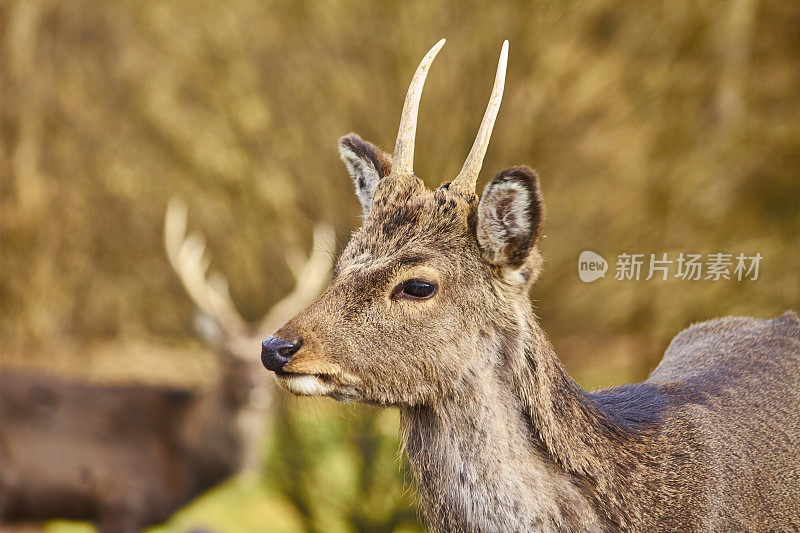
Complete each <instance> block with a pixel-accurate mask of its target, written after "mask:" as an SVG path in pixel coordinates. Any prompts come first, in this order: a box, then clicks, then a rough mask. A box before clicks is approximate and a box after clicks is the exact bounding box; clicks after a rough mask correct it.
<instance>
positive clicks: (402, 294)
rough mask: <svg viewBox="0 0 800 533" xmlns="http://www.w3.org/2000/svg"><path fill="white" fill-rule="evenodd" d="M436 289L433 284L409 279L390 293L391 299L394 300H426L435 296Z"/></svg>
mask: <svg viewBox="0 0 800 533" xmlns="http://www.w3.org/2000/svg"><path fill="white" fill-rule="evenodd" d="M436 289H437V286H436V284H435V283H430V282H427V281H422V280H421V279H410V280H407V281H404V282H403V283H401V284H400V285H398V286H397V287H396V288H395V289H394V291H392V298H394V299H396V300H397V299H406V300H427V299H428V298H430V297H431V296H433V295H434V294H436Z"/></svg>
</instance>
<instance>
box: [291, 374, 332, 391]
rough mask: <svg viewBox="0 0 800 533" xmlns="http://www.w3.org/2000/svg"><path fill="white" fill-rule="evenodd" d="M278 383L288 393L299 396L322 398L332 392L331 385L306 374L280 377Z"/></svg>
mask: <svg viewBox="0 0 800 533" xmlns="http://www.w3.org/2000/svg"><path fill="white" fill-rule="evenodd" d="M278 381H280V383H281V385H283V386H284V387H286V389H288V390H289V392H292V393H294V394H298V395H300V396H323V395H325V394H328V393H330V392H333V385H331V384H330V383H325V382H324V381H322V380H321V379H319V378H318V377H317V376H311V375H308V374H301V375H296V376H292V375H288V376H280V377H279V378H278Z"/></svg>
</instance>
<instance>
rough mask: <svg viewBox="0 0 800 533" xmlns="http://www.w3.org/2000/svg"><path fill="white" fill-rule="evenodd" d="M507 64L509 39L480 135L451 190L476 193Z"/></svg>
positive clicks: (498, 67) (505, 43)
mask: <svg viewBox="0 0 800 533" xmlns="http://www.w3.org/2000/svg"><path fill="white" fill-rule="evenodd" d="M507 64H508V41H505V42H504V43H503V48H502V49H501V51H500V62H499V63H498V65H497V74H496V75H495V78H494V87H492V96H491V97H490V98H489V104H488V105H487V106H486V113H484V115H483V120H482V121H481V127H480V129H478V135H477V136H476V137H475V142H474V143H473V145H472V149H471V150H470V151H469V155H468V156H467V160H466V161H464V166H463V167H461V172H459V173H458V176H456V179H454V180H453V182H452V183H451V184H450V190H451V191H454V192H457V193H459V194H462V195H464V196H472V195H473V194H475V185H476V184H477V182H478V174H480V171H481V166H482V165H483V158H484V157H485V156H486V150H487V149H488V148H489V139H490V138H491V136H492V129H493V128H494V121H495V119H496V118H497V112H498V111H499V110H500V102H501V101H502V100H503V89H504V87H505V83H506V65H507Z"/></svg>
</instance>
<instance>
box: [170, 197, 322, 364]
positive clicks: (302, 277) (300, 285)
mask: <svg viewBox="0 0 800 533" xmlns="http://www.w3.org/2000/svg"><path fill="white" fill-rule="evenodd" d="M187 214H188V210H187V207H186V204H185V203H184V202H183V201H181V200H179V199H177V198H172V199H171V200H170V202H169V204H168V206H167V211H166V214H165V217H164V247H165V249H166V251H167V257H168V258H169V262H170V264H171V265H172V268H173V270H175V273H176V274H178V278H180V280H181V283H182V284H183V287H184V288H185V289H186V292H187V293H188V294H189V297H191V299H192V301H194V303H195V304H196V305H197V307H198V308H200V309H201V310H202V311H203V312H204V313H206V314H207V315H209V316H210V317H212V318H213V319H215V320H216V321H217V322H218V323H219V324H220V326H221V327H222V329H223V330H224V332H225V334H226V336H227V337H228V341H229V342H230V343H232V344H239V343H240V342H241V343H242V344H247V345H248V346H249V344H250V339H252V338H253V337H263V336H265V335H268V334H270V333H272V331H273V330H274V329H276V328H277V326H279V325H280V324H282V323H283V322H284V321H285V320H286V319H287V318H289V317H291V315H293V314H294V313H296V312H298V311H299V310H300V309H302V308H303V307H305V306H306V305H308V304H309V303H311V301H312V300H313V299H314V298H315V297H316V296H317V295H318V294H319V293H320V292H321V290H322V288H323V287H324V285H325V282H326V281H327V274H328V272H329V271H330V268H331V264H332V261H333V254H332V253H330V252H328V251H326V247H325V243H331V242H332V241H333V238H334V234H333V228H332V227H331V226H330V225H329V224H325V223H322V224H318V225H317V226H316V227H315V228H314V243H313V248H312V252H311V254H310V255H309V256H308V257H305V254H304V253H303V252H302V251H300V250H299V249H296V248H293V249H289V250H288V251H287V252H286V256H285V257H286V263H287V265H288V266H289V268H290V269H291V271H292V274H294V277H295V280H296V283H295V287H294V289H293V290H292V292H291V293H289V294H288V295H287V296H285V297H284V298H283V299H281V300H280V301H279V302H277V303H276V304H275V305H273V306H272V307H271V308H270V310H269V311H267V313H266V315H265V317H264V318H263V319H262V320H261V321H260V322H259V323H258V325H257V326H254V325H253V324H251V323H249V322H248V321H246V320H245V319H244V318H243V317H242V316H241V314H240V313H239V312H238V311H237V310H236V306H235V305H234V303H233V300H232V299H231V295H230V292H229V290H228V282H227V280H226V279H225V278H224V277H223V276H221V275H219V274H216V273H214V274H211V275H210V276H209V275H208V265H209V260H208V258H207V257H206V255H205V239H204V238H203V236H202V235H200V234H198V233H195V232H193V233H190V234H189V235H188V236H187V235H186V228H187ZM328 246H329V245H328ZM233 351H234V352H235V353H238V352H239V351H240V350H233ZM242 352H243V353H250V352H252V353H253V354H254V356H256V355H258V352H257V350H242Z"/></svg>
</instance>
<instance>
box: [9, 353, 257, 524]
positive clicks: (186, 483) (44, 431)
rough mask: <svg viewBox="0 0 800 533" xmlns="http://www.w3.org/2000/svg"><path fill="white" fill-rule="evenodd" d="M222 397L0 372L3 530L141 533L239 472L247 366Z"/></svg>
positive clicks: (227, 380) (232, 373) (229, 374)
mask: <svg viewBox="0 0 800 533" xmlns="http://www.w3.org/2000/svg"><path fill="white" fill-rule="evenodd" d="M225 363H226V364H224V365H223V369H224V376H223V379H222V380H221V381H220V383H218V384H216V385H215V387H214V388H213V390H210V391H207V392H204V393H195V392H192V391H188V390H180V389H171V388H168V387H158V386H144V385H129V386H126V385H97V384H82V383H74V382H69V381H66V380H63V379H60V378H56V377H51V376H45V375H33V374H23V373H19V372H12V371H6V370H4V371H3V372H2V374H0V529H2V524H7V523H13V522H18V521H24V522H33V521H43V520H50V519H56V518H60V519H74V520H89V521H92V522H95V523H96V524H97V526H98V529H99V531H101V532H108V533H121V532H138V531H141V530H142V529H143V528H144V527H145V526H149V525H153V524H157V523H160V522H163V521H165V520H166V519H167V518H169V516H170V515H171V514H172V513H173V512H175V511H176V510H177V509H178V508H180V507H182V506H183V505H185V504H186V503H187V502H188V501H190V500H191V499H193V498H194V497H196V496H197V495H199V494H200V493H202V492H203V491H205V490H207V489H209V488H211V487H213V486H214V485H217V484H219V483H221V482H222V481H223V480H224V479H225V478H227V477H228V476H230V475H231V474H233V473H234V472H235V471H236V470H237V469H238V467H239V465H240V462H241V459H242V448H243V444H244V443H243V442H242V437H241V435H240V434H239V431H238V428H237V425H236V416H237V414H238V412H239V410H240V409H241V408H242V406H243V405H245V402H246V400H247V397H246V396H247V391H248V390H249V387H248V386H247V384H246V383H242V382H241V380H242V377H243V376H245V375H249V370H247V369H245V368H243V365H246V364H247V363H246V362H243V361H241V360H240V359H238V358H234V357H233V356H228V357H227V358H226V359H225Z"/></svg>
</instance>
